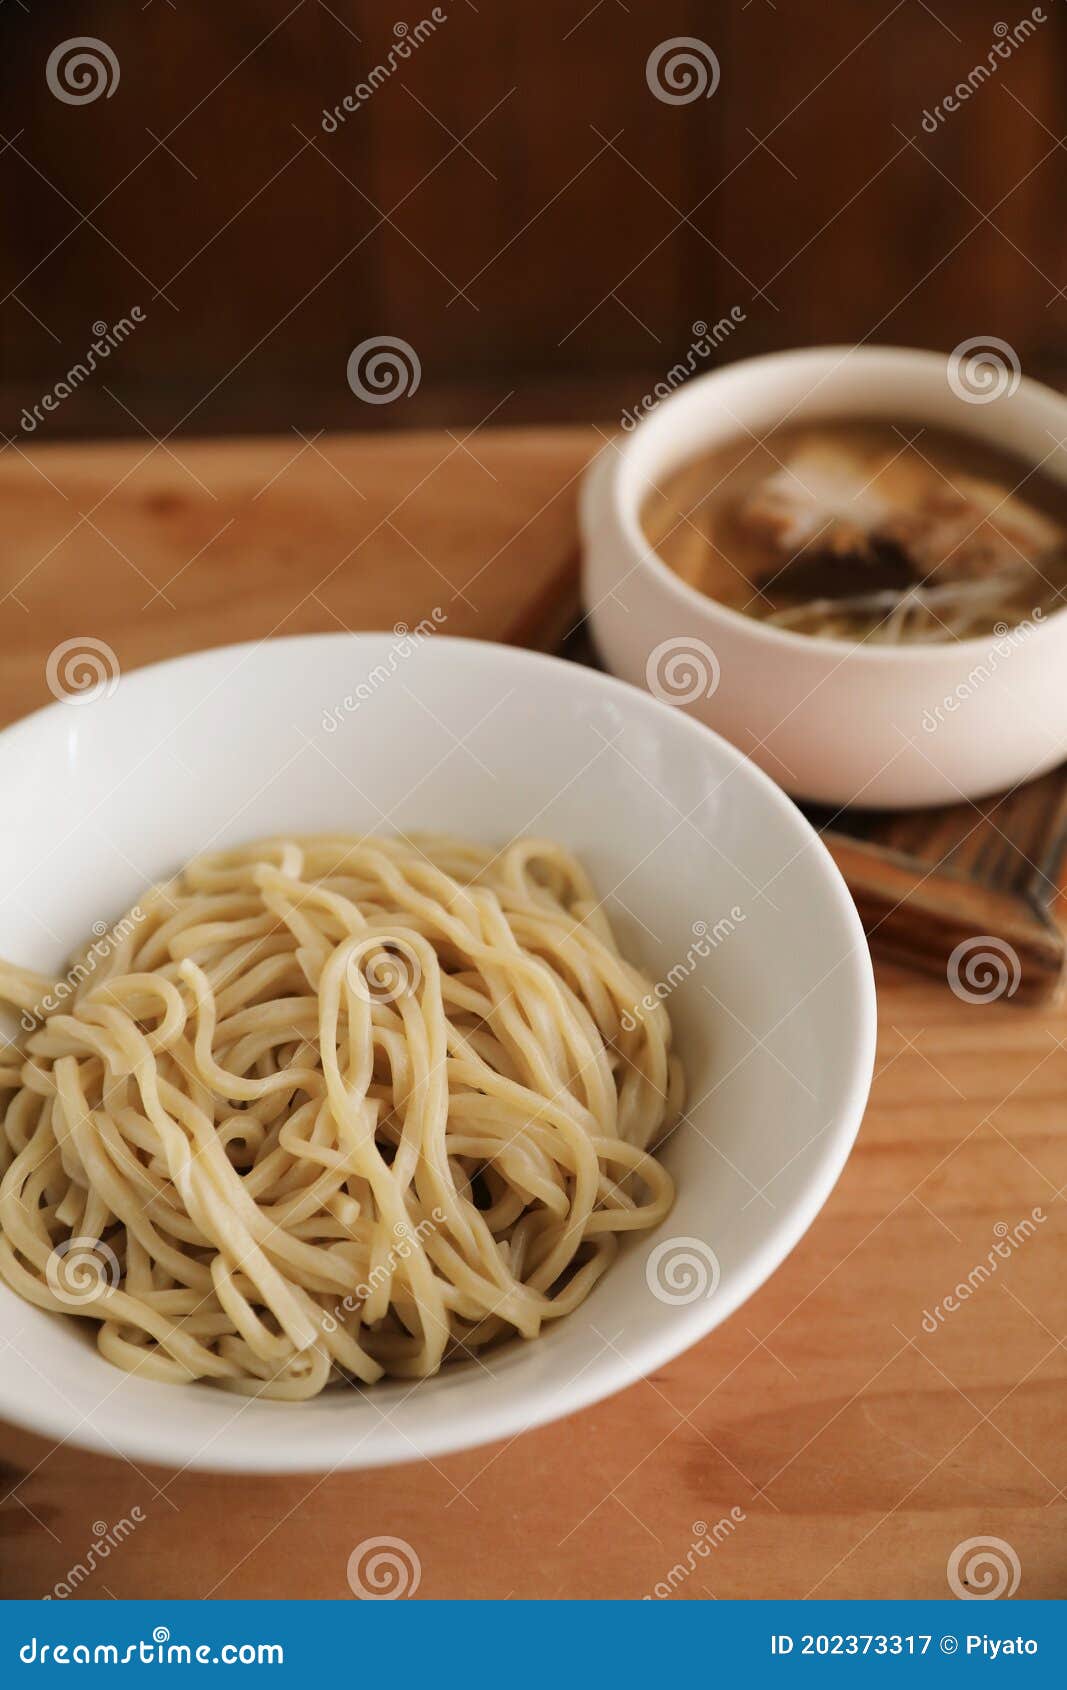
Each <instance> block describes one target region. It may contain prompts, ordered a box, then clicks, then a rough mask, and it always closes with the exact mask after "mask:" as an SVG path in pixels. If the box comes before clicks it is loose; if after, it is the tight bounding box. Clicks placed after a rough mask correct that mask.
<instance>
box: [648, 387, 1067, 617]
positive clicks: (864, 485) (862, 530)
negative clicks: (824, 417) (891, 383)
mask: <svg viewBox="0 0 1067 1690" xmlns="http://www.w3.org/2000/svg"><path fill="white" fill-rule="evenodd" d="M641 522H642V527H643V529H644V532H645V535H646V537H647V539H648V540H649V542H650V544H651V545H653V546H654V547H655V548H656V550H657V551H658V552H659V554H660V556H661V557H662V558H663V559H664V561H665V562H666V563H667V564H669V566H670V567H671V568H672V569H673V570H674V571H675V573H676V574H678V575H680V576H681V577H682V579H683V580H684V581H688V582H689V584H690V586H693V587H696V588H698V589H699V590H700V591H701V592H703V593H707V594H708V595H709V597H711V598H714V599H718V600H719V601H720V602H721V603H723V604H726V605H729V606H730V607H731V608H732V609H734V610H739V611H743V612H744V613H745V614H746V615H749V616H756V617H759V618H761V619H762V620H764V621H766V622H769V623H772V624H774V625H775V626H777V627H781V628H787V629H790V630H792V631H793V632H797V633H807V634H821V635H824V636H825V635H828V636H830V637H832V638H838V639H844V640H854V641H858V640H863V641H876V642H878V643H881V644H885V643H899V642H903V641H909V642H910V641H924V642H929V641H936V640H951V639H966V638H971V637H976V636H979V635H983V634H989V633H993V632H994V631H999V630H1000V628H1001V626H1002V625H1007V626H1015V625H1017V624H1018V623H1020V622H1022V621H1025V620H1026V619H1027V618H1029V617H1032V616H1036V617H1037V618H1038V619H1040V617H1042V616H1046V615H1049V614H1050V613H1051V612H1052V611H1053V610H1055V609H1057V608H1059V606H1060V605H1061V604H1063V603H1064V602H1065V599H1064V597H1063V596H1062V595H1063V593H1064V589H1067V488H1065V487H1063V486H1061V485H1060V484H1059V483H1058V482H1056V481H1054V480H1053V479H1052V477H1051V476H1049V475H1047V474H1045V473H1044V472H1043V471H1042V470H1041V469H1040V468H1035V466H1034V465H1032V464H1027V463H1025V462H1023V461H1022V460H1021V459H1018V458H1015V457H1013V456H1011V455H1010V454H1008V453H1005V452H1001V451H999V450H996V449H994V448H992V447H988V446H985V445H983V444H982V443H981V442H979V441H975V440H972V439H969V438H968V437H967V436H965V435H958V434H952V433H948V432H946V431H944V430H940V429H935V428H929V427H926V426H925V425H923V424H921V423H911V424H908V423H904V422H901V423H891V422H885V421H881V420H879V421H874V420H868V419H862V418H861V419H847V420H846V419H841V420H834V421H829V422H820V423H808V424H799V425H791V426H788V427H784V428H780V429H776V430H774V431H772V432H770V433H768V434H766V435H765V436H763V437H762V438H756V437H755V436H753V435H749V434H746V435H745V436H743V437H742V438H741V439H737V440H732V441H730V442H729V443H728V444H727V445H724V446H720V447H718V448H716V449H715V450H713V451H710V452H707V453H705V454H703V455H702V456H701V457H699V458H696V459H694V460H692V461H691V462H690V463H687V464H685V465H683V466H682V467H681V468H680V469H677V470H675V471H673V472H672V473H671V474H670V475H668V476H666V477H664V479H663V481H662V483H661V484H660V485H659V486H658V487H657V488H656V489H655V490H654V491H653V492H652V493H651V494H650V495H649V497H648V498H647V500H646V502H645V506H644V509H643V510H642V513H641Z"/></svg>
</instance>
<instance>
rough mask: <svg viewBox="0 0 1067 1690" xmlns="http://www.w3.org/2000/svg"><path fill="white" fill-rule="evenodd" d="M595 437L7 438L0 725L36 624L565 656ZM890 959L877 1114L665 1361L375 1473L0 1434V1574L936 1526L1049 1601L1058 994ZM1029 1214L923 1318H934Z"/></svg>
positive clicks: (32, 679)
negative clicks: (829, 1190) (473, 639)
mask: <svg viewBox="0 0 1067 1690" xmlns="http://www.w3.org/2000/svg"><path fill="white" fill-rule="evenodd" d="M598 440H599V436H597V435H596V434H593V433H591V432H587V431H578V430H564V431H531V432H526V433H521V434H502V433H498V434H492V433H479V434H478V435H477V436H475V437H474V438H473V439H470V440H468V441H466V442H465V443H462V444H461V443H458V442H457V440H456V439H455V438H454V437H453V436H450V435H447V434H440V435H424V436H421V437H394V438H391V439H389V440H387V441H375V440H370V439H368V438H366V437H359V438H353V439H348V438H343V437H323V438H321V439H319V440H317V441H315V442H314V443H313V444H311V445H309V444H307V443H305V442H304V441H302V440H298V439H295V438H294V439H293V440H292V441H288V440H286V441H257V442H238V443H227V444H208V443H203V444H192V445H190V444H186V443H184V442H182V443H180V444H172V446H170V447H168V448H167V449H162V448H159V449H155V450H150V451H149V449H148V448H147V447H145V446H117V447H116V446H100V447H90V448H81V447H63V448H57V449H55V450H51V451H44V450H42V451H39V452H35V453H34V454H32V455H27V454H22V453H16V451H15V450H14V449H13V448H9V449H8V450H7V451H5V452H3V453H2V454H0V496H2V498H3V512H4V522H3V523H2V524H0V580H2V583H3V591H4V592H5V593H6V595H7V596H6V597H5V598H4V601H3V605H2V608H0V654H2V658H3V661H2V663H0V714H2V715H4V716H6V717H11V716H14V715H18V714H22V713H23V712H24V711H26V710H29V709H32V708H33V707H34V706H35V705H37V704H40V703H42V702H45V701H46V700H47V698H48V696H49V695H48V692H47V687H46V683H45V678H44V666H45V660H46V658H47V655H48V653H49V651H50V650H51V649H52V648H53V647H54V646H55V645H56V644H57V643H58V642H59V641H60V640H63V639H67V638H72V637H76V636H78V635H85V634H89V635H91V636H94V637H96V638H100V639H104V640H106V641H108V642H109V643H110V644H112V646H113V648H114V650H115V652H116V654H117V655H118V657H119V659H120V661H121V662H122V663H123V664H125V665H127V666H130V667H132V666H134V665H136V664H138V663H143V662H147V661H150V660H151V659H153V658H158V657H163V656H169V655H172V654H173V653H176V652H180V651H185V650H188V649H190V648H191V647H194V646H202V645H215V644H220V643H222V642H224V641H229V640H236V639H259V638H266V637H268V636H270V635H271V634H275V633H277V634H284V633H292V632H303V631H307V630H309V629H316V628H327V629H328V628H336V627H338V626H347V627H353V628H358V627H370V626H386V627H387V626H390V625H391V624H393V623H395V622H396V621H397V620H404V621H406V622H408V623H409V624H411V625H414V624H415V623H416V622H417V621H419V620H420V619H421V617H423V616H426V615H428V614H430V613H431V611H432V610H433V608H434V607H435V606H437V607H440V608H444V609H445V610H446V611H447V615H448V622H447V624H446V626H447V628H448V630H449V631H451V632H459V633H465V634H475V635H477V636H480V637H485V638H497V639H501V638H503V639H512V640H517V641H531V642H534V643H541V644H546V645H552V644H554V643H555V641H556V639H557V637H558V635H559V633H560V632H561V631H562V626H563V624H564V623H566V622H567V621H568V618H569V614H570V603H571V600H570V594H571V593H572V592H573V581H574V574H573V561H574V547H575V527H574V496H575V485H576V478H577V476H578V474H579V472H580V469H581V466H582V464H583V462H584V460H585V458H586V457H587V455H588V454H589V453H590V452H591V451H592V449H593V448H594V446H595V445H596V444H597V443H598ZM146 451H148V455H147V456H146V455H145V453H146ZM878 986H879V997H880V1011H881V1033H880V1038H879V1049H878V1058H877V1071H876V1077H875V1083H874V1091H873V1094H872V1100H871V1105H870V1108H869V1109H868V1112H867V1116H866V1119H865V1122H864V1125H863V1128H862V1131H861V1133H860V1137H859V1141H858V1144H857V1147H856V1150H855V1151H854V1153H853V1155H852V1157H851V1159H850V1161H849V1163H848V1166H847V1167H846V1169H845V1172H844V1174H843V1176H842V1179H841V1181H840V1183H839V1184H838V1186H837V1188H836V1190H835V1191H834V1193H833V1195H832V1197H831V1199H830V1201H829V1202H828V1204H827V1206H826V1208H825V1209H824V1210H823V1212H822V1214H821V1215H820V1216H819V1218H818V1220H817V1221H816V1223H815V1225H814V1226H813V1227H812V1229H811V1231H810V1232H809V1233H808V1235H807V1236H806V1237H805V1239H804V1240H803V1242H802V1243H801V1245H800V1246H799V1247H798V1248H797V1250H795V1251H794V1253H793V1255H792V1256H791V1257H790V1258H789V1260H788V1261H787V1262H786V1263H785V1265H784V1266H783V1267H782V1268H781V1269H780V1270H779V1271H778V1273H776V1274H775V1275H774V1277H773V1278H772V1279H771V1281H770V1282H769V1283H768V1284H767V1285H766V1286H765V1287H764V1288H763V1289H762V1290H761V1291H760V1292H759V1293H758V1294H757V1295H756V1296H755V1297H753V1298H752V1299H751V1300H750V1301H749V1302H748V1303H746V1304H745V1306H744V1307H743V1308H742V1309H741V1310H740V1311H739V1312H738V1313H737V1314H736V1315H734V1316H733V1317H732V1319H730V1320H729V1321H727V1322H726V1323H725V1325H724V1326H722V1327H721V1328H720V1329H719V1330H718V1331H716V1332H715V1333H713V1334H712V1335H711V1336H710V1337H709V1338H708V1339H707V1340H705V1341H704V1342H703V1343H701V1344H699V1345H697V1347H696V1348H695V1349H693V1350H691V1351H689V1352H688V1354H686V1355H684V1356H682V1357H680V1358H679V1359H678V1360H677V1361H676V1362H674V1363H673V1364H672V1365H671V1366H669V1367H667V1368H665V1369H664V1370H663V1371H662V1372H661V1373H659V1374H657V1375H655V1376H654V1377H653V1378H651V1379H649V1380H646V1381H642V1382H641V1383H638V1384H635V1385H634V1386H633V1387H632V1388H631V1389H630V1390H628V1391H626V1392H624V1393H623V1394H622V1395H621V1396H619V1397H616V1398H614V1399H613V1400H611V1401H609V1402H605V1403H601V1404H599V1405H598V1406H596V1407H594V1408H591V1409H589V1410H587V1411H586V1412H584V1413H582V1414H580V1415H577V1416H575V1417H574V1418H573V1419H570V1420H568V1421H565V1422H563V1423H561V1424H559V1425H556V1426H549V1427H545V1428H543V1429H541V1430H539V1431H536V1432H530V1433H528V1434H527V1435H525V1436H524V1437H522V1438H520V1439H518V1440H514V1441H512V1442H511V1443H508V1444H503V1445H495V1446H491V1447H489V1448H488V1449H482V1450H474V1451H471V1452H469V1453H468V1454H465V1455H458V1456H454V1457H450V1458H448V1459H446V1460H442V1461H436V1462H424V1463H417V1464H415V1465H412V1466H408V1467H404V1468H399V1469H393V1470H391V1471H382V1472H375V1473H352V1474H343V1473H342V1474H334V1475H327V1476H319V1477H292V1478H283V1479H264V1478H256V1479H244V1478H239V1477H237V1478H225V1477H222V1478H220V1477H218V1476H215V1475H204V1474H197V1473H189V1472H184V1473H173V1472H167V1471H164V1470H162V1469H158V1468H154V1469H151V1470H149V1469H143V1470H142V1469H138V1468H135V1467H134V1466H132V1465H130V1464H129V1463H126V1462H122V1461H118V1460H110V1459H104V1458H101V1457H97V1456H89V1455H85V1454H83V1453H82V1452H81V1451H79V1450H77V1449H74V1448H72V1447H69V1446H68V1447H64V1448H59V1449H53V1448H52V1447H51V1446H50V1445H49V1444H47V1443H46V1442H43V1441H42V1440H39V1439H37V1438H35V1437H33V1436H31V1435H29V1434H27V1433H24V1432H20V1431H15V1430H14V1429H12V1428H7V1429H0V1430H2V1443H0V1452H2V1454H0V1461H2V1466H3V1479H2V1482H0V1593H2V1594H3V1595H4V1596H8V1597H16V1596H27V1597H36V1596H42V1595H45V1594H47V1593H49V1592H51V1591H53V1589H55V1588H56V1587H57V1585H59V1586H60V1588H62V1584H69V1583H70V1578H71V1575H72V1573H74V1570H75V1569H77V1568H78V1567H79V1566H81V1567H85V1566H86V1564H87V1563H88V1562H89V1560H90V1553H89V1552H90V1550H91V1549H92V1546H93V1545H94V1543H99V1542H101V1541H103V1540H104V1539H105V1538H106V1537H107V1535H108V1533H109V1531H110V1532H113V1529H114V1527H115V1526H116V1525H117V1524H118V1525H120V1524H121V1522H123V1521H130V1520H137V1521H138V1523H137V1524H136V1526H135V1529H134V1531H133V1533H132V1535H131V1536H128V1537H126V1539H125V1541H123V1542H121V1543H120V1545H119V1547H118V1548H117V1549H115V1550H113V1551H112V1552H111V1553H109V1554H108V1556H107V1557H106V1559H103V1558H99V1557H97V1558H96V1564H95V1567H94V1570H93V1571H92V1572H91V1573H89V1575H88V1576H87V1577H85V1578H84V1579H81V1578H80V1577H77V1575H76V1577H77V1582H76V1591H77V1593H78V1594H79V1595H84V1596H98V1597H99V1596H104V1597H106V1596H109V1595H115V1596H122V1597H138V1598H153V1597H156V1598H159V1597H205V1596H232V1597H237V1596H244V1597H256V1598H270V1597H286V1596H305V1597H347V1596H348V1595H349V1587H348V1584H347V1581H346V1576H345V1569H346V1565H347V1562H348V1557H349V1555H350V1554H351V1552H352V1551H353V1549H354V1548H355V1547H356V1546H357V1545H358V1544H359V1543H361V1542H362V1541H364V1540H365V1539H367V1538H370V1537H374V1536H380V1535H387V1536H392V1537H399V1538H402V1539H403V1540H404V1541H405V1542H406V1543H407V1544H409V1545H410V1546H411V1549H412V1550H413V1552H414V1553H415V1554H416V1555H417V1556H418V1559H419V1563H420V1566H421V1573H422V1578H421V1585H420V1588H419V1595H420V1596H423V1597H471V1596H489V1597H501V1598H503V1597H507V1596H520V1597H552V1596H575V1597H580V1596H590V1597H594V1596H600V1597H638V1596H641V1595H643V1594H645V1593H646V1592H651V1591H653V1590H654V1589H655V1587H656V1586H657V1584H662V1583H663V1581H665V1580H667V1579H668V1578H669V1577H671V1576H672V1569H673V1568H676V1567H687V1566H688V1565H689V1564H692V1566H693V1568H694V1570H693V1572H692V1573H688V1572H687V1573H686V1575H685V1576H684V1577H683V1578H682V1579H681V1581H680V1582H674V1581H673V1580H672V1583H673V1588H674V1590H675V1593H676V1595H677V1596H678V1597H679V1598H683V1599H685V1598H705V1597H708V1596H711V1595H714V1596H720V1597H742V1596H743V1597H775V1596H781V1597H803V1596H806V1595H809V1594H814V1595H816V1596H826V1597H859V1596H870V1597H878V1596H916V1597H942V1596H946V1595H948V1594H949V1587H948V1582H947V1566H948V1562H949V1560H950V1558H951V1557H952V1555H953V1552H954V1550H955V1549H956V1547H957V1546H958V1545H960V1544H961V1543H963V1542H965V1541H966V1540H968V1539H971V1538H974V1537H989V1536H995V1537H998V1538H1000V1539H1003V1540H1005V1541H1006V1542H1007V1543H1008V1544H1009V1545H1010V1546H1011V1550H1012V1553H1013V1554H1014V1555H1015V1556H1016V1557H1017V1558H1018V1561H1019V1564H1020V1580H1019V1586H1018V1594H1019V1595H1020V1596H1024V1597H1063V1596H1065V1595H1067V1548H1065V1543H1067V1532H1065V1529H1064V1528H1065V1525H1067V1503H1065V1500H1064V1499H1065V1495H1067V1426H1065V1421H1064V1415H1063V1402H1064V1394H1065V1390H1067V1345H1065V1327H1064V1301H1063V1292H1062V1287H1063V1284H1064V1281H1065V1279H1067V1207H1065V1202H1064V1195H1063V1193H1064V1189H1065V1187H1067V1136H1065V1134H1064V1131H1063V1098H1064V1094H1065V1092H1067V1015H1065V1014H1064V1013H1063V1012H1060V1011H1056V1010H1053V1009H1050V1008H1047V1007H1046V1008H1043V1009H1035V1008H1033V1007H1027V1006H1023V1007H1017V1004H1016V1002H1015V1000H1013V1001H1012V1002H1011V1003H1008V1002H1006V1001H1001V1002H998V1003H991V1004H983V1003H969V1002H964V1001H961V1000H960V999H958V998H957V997H955V996H953V995H952V993H951V992H949V990H948V988H947V986H946V984H945V982H944V979H943V978H942V979H941V980H940V981H932V980H928V979H923V978H921V977H919V976H917V975H915V974H912V973H909V972H905V971H904V970H902V969H899V968H896V967H893V966H890V965H885V964H882V965H880V966H879V969H878ZM1035 1208H1039V1209H1040V1210H1041V1212H1042V1214H1043V1217H1044V1218H1043V1220H1042V1221H1041V1222H1040V1223H1034V1232H1033V1235H1032V1236H1029V1237H1027V1238H1026V1241H1025V1242H1024V1243H1022V1244H1021V1245H1020V1246H1019V1248H1018V1249H1016V1250H1011V1251H1009V1257H1010V1259H1008V1260H1006V1261H1003V1262H1001V1261H1000V1258H999V1257H998V1258H996V1259H997V1261H998V1264H999V1265H998V1268H997V1271H996V1273H995V1274H993V1275H991V1276H990V1277H989V1278H988V1280H986V1281H982V1282H979V1284H978V1289H977V1290H976V1291H975V1292H974V1294H973V1295H970V1296H968V1297H967V1298H965V1299H963V1300H961V1301H960V1303H959V1305H958V1307H957V1309H956V1310H955V1311H954V1312H952V1313H951V1314H949V1315H948V1316H947V1317H946V1318H944V1319H943V1320H941V1321H938V1320H937V1319H936V1318H935V1317H932V1316H931V1318H932V1319H933V1324H934V1331H933V1332H932V1333H931V1332H930V1331H929V1330H928V1329H927V1327H926V1326H925V1325H924V1314H928V1313H929V1311H930V1310H931V1309H932V1308H934V1307H935V1306H936V1305H940V1304H941V1303H943V1301H944V1299H945V1295H946V1293H950V1294H951V1292H952V1290H953V1287H955V1286H958V1285H960V1284H962V1283H965V1282H966V1281H967V1280H968V1276H969V1275H970V1274H971V1272H972V1270H973V1269H974V1266H975V1264H977V1263H982V1262H985V1261H986V1260H987V1258H988V1255H989V1252H990V1250H991V1248H993V1247H994V1246H995V1245H996V1244H997V1243H998V1242H1002V1241H1003V1239H1004V1237H1005V1233H1004V1232H1003V1231H1001V1229H1002V1228H1007V1229H1014V1228H1015V1227H1016V1226H1017V1225H1018V1223H1019V1221H1020V1220H1021V1219H1022V1218H1023V1217H1025V1216H1029V1215H1030V1214H1031V1213H1032V1211H1033V1210H1034V1209H1035ZM0 1365H2V1360H0ZM732 1509H738V1510H739V1511H740V1512H741V1513H742V1514H743V1516H744V1518H743V1520H742V1521H741V1523H739V1524H737V1525H736V1526H735V1527H734V1528H733V1529H732V1530H729V1532H728V1533H727V1534H726V1535H724V1536H723V1537H722V1541H721V1542H719V1544H718V1547H716V1548H715V1549H714V1551H713V1552H712V1553H711V1554H710V1555H709V1556H708V1557H707V1558H704V1557H702V1556H701V1555H700V1554H699V1552H698V1551H697V1550H694V1547H693V1546H694V1545H698V1546H699V1544H700V1543H701V1542H702V1541H706V1539H707V1536H708V1534H707V1533H706V1532H705V1531H704V1530H703V1528H704V1526H711V1527H714V1525H715V1523H716V1522H718V1521H720V1520H723V1519H726V1518H728V1517H729V1516H730V1512H731V1510H732ZM134 1510H139V1514H140V1516H142V1518H140V1519H138V1516H137V1515H135V1513H134ZM734 1518H735V1519H736V1516H734ZM98 1528H100V1529H98ZM120 1535H125V1534H124V1533H123V1534H120ZM962 1623H963V1621H962V1619H961V1627H962ZM984 1623H985V1622H984V1621H983V1624H984ZM973 1624H974V1622H973V1618H968V1628H969V1629H971V1628H973Z"/></svg>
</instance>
